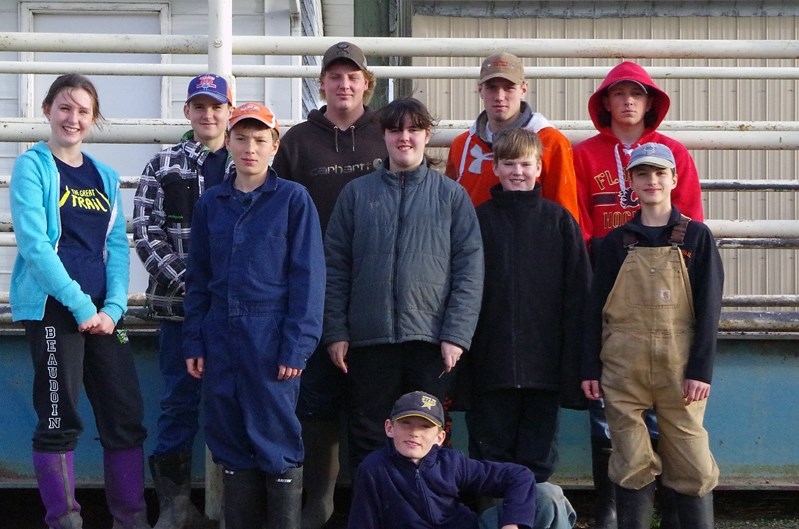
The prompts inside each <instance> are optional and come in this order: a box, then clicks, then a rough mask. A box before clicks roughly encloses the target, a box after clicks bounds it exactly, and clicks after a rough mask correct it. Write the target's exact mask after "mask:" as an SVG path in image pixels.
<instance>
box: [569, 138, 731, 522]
mask: <svg viewBox="0 0 799 529" xmlns="http://www.w3.org/2000/svg"><path fill="white" fill-rule="evenodd" d="M675 167H676V163H675V159H674V155H673V154H672V152H671V150H670V149H669V148H668V147H667V146H665V145H663V144H660V143H645V144H643V145H641V146H639V147H636V148H635V149H634V150H633V151H632V154H631V155H630V163H629V164H628V165H627V172H628V175H629V177H630V182H631V185H632V189H633V191H634V192H635V194H636V195H637V196H638V200H639V202H640V205H641V209H640V211H639V212H637V213H636V214H635V216H634V217H633V218H632V220H630V221H629V222H628V223H627V224H625V225H623V226H621V227H618V228H616V229H615V230H613V231H612V232H610V233H609V234H608V236H607V237H606V238H605V241H604V243H603V244H602V247H601V248H600V250H599V254H598V256H597V260H596V267H595V269H594V282H593V287H592V291H591V296H590V299H589V306H588V314H587V317H586V326H585V351H584V356H583V369H582V371H583V382H582V387H583V391H584V392H585V396H586V397H588V398H589V399H593V400H596V399H600V398H603V397H604V399H605V408H606V413H607V419H608V426H609V428H610V436H611V439H612V442H613V447H614V451H613V453H612V455H611V457H610V464H609V468H608V475H609V477H610V479H611V481H613V482H614V483H615V484H616V509H617V515H618V527H619V529H643V528H647V529H648V528H649V527H650V523H651V519H652V507H653V501H654V490H655V478H656V476H657V475H659V474H661V473H662V483H663V486H664V487H668V488H669V489H672V490H674V491H676V492H675V494H674V498H675V501H674V502H675V505H676V511H677V515H678V517H679V523H680V527H684V528H689V527H690V528H691V529H712V528H713V494H712V490H713V488H714V487H715V486H716V484H717V483H718V476H719V469H718V467H717V466H716V462H715V461H714V459H713V455H712V454H711V453H710V448H709V442H708V435H707V431H705V429H704V427H703V426H702V422H703V419H704V415H705V406H706V404H707V397H708V395H709V394H710V381H711V377H712V373H713V357H714V355H715V351H716V336H717V332H718V321H719V316H720V313H721V295H722V287H723V283H724V269H723V268H722V264H721V258H720V256H719V252H718V249H717V248H716V244H715V241H714V240H713V235H712V234H711V233H710V230H709V229H708V228H707V226H705V225H704V224H702V223H701V222H697V221H694V220H691V219H689V218H688V217H686V216H684V215H682V214H681V213H680V212H679V211H678V210H677V208H675V207H674V206H672V203H671V192H672V190H673V189H674V188H675V187H676V186H677V182H678V180H677V172H676V169H675ZM650 408H654V409H655V412H656V414H657V417H658V423H659V425H660V440H659V442H658V447H657V452H655V450H654V449H653V447H652V443H651V441H650V438H649V432H648V430H647V427H646V424H645V422H644V412H645V411H646V410H648V409H650Z"/></svg>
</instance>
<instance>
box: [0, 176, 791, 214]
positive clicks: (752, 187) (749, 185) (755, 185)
mask: <svg viewBox="0 0 799 529" xmlns="http://www.w3.org/2000/svg"><path fill="white" fill-rule="evenodd" d="M10 179H11V177H10V176H9V175H2V176H0V189H2V188H5V187H8V183H9V181H10ZM120 184H121V186H122V188H123V189H135V188H136V186H138V185H139V175H129V176H128V175H123V176H121V177H120ZM699 184H700V185H701V186H702V191H741V192H742V191H799V180H700V181H699ZM3 222H4V219H3V218H2V217H0V224H2V223H3Z"/></svg>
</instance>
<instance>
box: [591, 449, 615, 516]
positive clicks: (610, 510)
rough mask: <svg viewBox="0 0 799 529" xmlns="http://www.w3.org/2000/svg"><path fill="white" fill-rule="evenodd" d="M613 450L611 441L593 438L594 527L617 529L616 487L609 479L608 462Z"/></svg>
mask: <svg viewBox="0 0 799 529" xmlns="http://www.w3.org/2000/svg"><path fill="white" fill-rule="evenodd" d="M611 453H613V448H611V446H610V440H609V439H602V438H599V437H592V438H591V470H592V474H593V476H594V489H595V490H596V503H595V506H594V520H595V521H594V527H595V528H596V529H616V528H617V524H616V486H615V485H614V484H613V482H611V481H610V479H608V461H610V454H611Z"/></svg>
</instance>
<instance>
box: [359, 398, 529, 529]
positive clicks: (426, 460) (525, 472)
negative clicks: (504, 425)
mask: <svg viewBox="0 0 799 529" xmlns="http://www.w3.org/2000/svg"><path fill="white" fill-rule="evenodd" d="M443 426H444V408H443V406H442V403H441V402H440V401H439V400H438V399H437V398H436V397H434V396H433V395H431V394H429V393H425V392H423V391H414V392H412V393H406V394H405V395H403V396H401V397H400V398H399V399H397V401H396V402H395V403H394V407H393V408H392V410H391V415H390V418H389V419H388V420H386V422H385V430H386V435H387V436H388V438H389V439H390V442H389V443H388V444H387V446H386V447H385V448H384V449H382V450H378V451H375V452H372V453H371V454H370V455H368V456H367V457H366V459H364V460H363V462H362V463H361V465H360V466H359V467H358V477H357V479H356V481H355V489H354V493H353V498H352V507H351V510H350V516H349V527H350V528H351V529H395V528H396V529H401V528H406V527H413V528H414V529H427V528H429V529H433V528H436V529H468V528H478V527H479V528H481V529H488V528H491V529H498V528H502V529H518V528H523V527H526V528H530V527H532V523H533V518H534V516H535V477H534V476H533V473H532V472H531V471H530V470H529V469H527V468H526V467H523V466H521V465H516V464H513V463H495V462H489V461H478V460H476V459H469V458H468V457H466V456H465V455H464V454H463V453H462V452H460V451H458V450H455V449H452V448H444V447H442V446H441V443H443V442H444V437H445V435H446V434H445V432H444V429H443ZM462 493H466V494H473V495H481V496H492V497H504V498H505V500H504V503H503V505H502V507H501V508H499V507H494V508H491V509H489V510H488V511H486V512H484V513H483V514H482V515H481V516H480V517H479V519H478V515H477V513H475V512H474V511H472V510H471V509H469V507H467V506H466V505H465V504H464V503H463V501H462V500H461V499H460V495H461V494H462Z"/></svg>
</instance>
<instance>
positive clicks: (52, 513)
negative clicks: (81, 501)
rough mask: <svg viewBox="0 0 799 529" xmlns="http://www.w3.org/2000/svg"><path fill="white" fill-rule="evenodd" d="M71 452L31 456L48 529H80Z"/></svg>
mask: <svg viewBox="0 0 799 529" xmlns="http://www.w3.org/2000/svg"><path fill="white" fill-rule="evenodd" d="M73 456H74V453H73V452H64V453H51V452H33V469H34V471H35V472H36V481H37V483H38V484H39V494H40V495H41V497H42V503H44V508H45V511H46V512H45V515H44V521H45V523H46V524H47V527H48V528H50V529H81V528H82V527H83V519H82V518H81V517H80V505H78V502H77V501H75V469H74V467H73V461H74V460H73Z"/></svg>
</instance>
